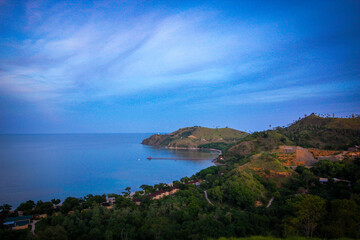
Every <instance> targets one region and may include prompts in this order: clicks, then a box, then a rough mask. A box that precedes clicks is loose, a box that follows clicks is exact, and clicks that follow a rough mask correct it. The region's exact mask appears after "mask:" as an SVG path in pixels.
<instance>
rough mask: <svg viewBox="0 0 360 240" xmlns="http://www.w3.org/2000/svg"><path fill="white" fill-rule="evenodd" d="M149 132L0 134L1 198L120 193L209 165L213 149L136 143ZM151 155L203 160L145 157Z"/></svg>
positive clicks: (20, 199) (17, 199)
mask: <svg viewBox="0 0 360 240" xmlns="http://www.w3.org/2000/svg"><path fill="white" fill-rule="evenodd" d="M150 135H151V134H43V135H42V134H40V135H0V204H4V203H9V204H11V205H13V206H17V205H18V204H20V203H21V202H24V201H26V200H29V199H31V200H34V201H37V200H43V201H48V200H50V199H52V198H60V199H62V200H63V199H65V198H66V197H68V196H73V197H82V196H85V195H87V194H103V193H121V192H122V191H123V190H124V188H125V187H127V186H129V187H131V188H132V191H135V190H138V189H139V186H141V185H142V184H148V185H153V184H156V183H160V182H163V183H170V182H172V181H173V180H178V179H180V178H182V177H184V176H191V175H192V174H194V173H196V172H198V171H199V170H201V169H204V168H206V167H209V166H211V165H212V163H211V159H213V158H214V157H215V156H216V153H215V152H201V151H186V150H168V149H164V148H156V147H150V146H144V145H141V144H140V143H141V141H142V140H143V139H144V138H147V137H149V136H150ZM148 156H152V157H173V158H174V157H175V158H195V159H198V158H201V159H202V160H151V161H150V160H148V159H146V158H147V157H148Z"/></svg>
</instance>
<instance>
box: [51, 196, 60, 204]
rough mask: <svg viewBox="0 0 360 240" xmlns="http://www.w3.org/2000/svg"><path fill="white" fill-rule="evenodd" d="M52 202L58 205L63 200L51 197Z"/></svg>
mask: <svg viewBox="0 0 360 240" xmlns="http://www.w3.org/2000/svg"><path fill="white" fill-rule="evenodd" d="M51 202H52V204H54V205H57V204H59V203H60V202H61V200H60V199H55V198H53V199H51Z"/></svg>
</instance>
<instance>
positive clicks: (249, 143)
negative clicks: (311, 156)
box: [227, 130, 294, 158]
mask: <svg viewBox="0 0 360 240" xmlns="http://www.w3.org/2000/svg"><path fill="white" fill-rule="evenodd" d="M280 145H294V143H293V142H292V141H290V140H289V139H288V138H287V137H286V136H285V135H283V134H281V133H279V132H277V131H272V130H271V131H264V132H255V133H253V134H251V135H249V136H247V137H246V138H244V139H242V140H240V141H239V142H238V143H237V144H236V145H235V146H233V147H232V148H230V149H229V151H228V152H227V157H236V158H240V157H246V156H250V155H253V154H255V153H259V152H262V151H271V150H272V149H274V148H276V147H277V146H280Z"/></svg>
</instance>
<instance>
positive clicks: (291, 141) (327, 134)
mask: <svg viewBox="0 0 360 240" xmlns="http://www.w3.org/2000/svg"><path fill="white" fill-rule="evenodd" d="M359 144H360V117H356V118H323V117H318V116H316V115H314V114H312V115H310V116H308V117H305V118H303V119H301V120H299V121H296V122H295V123H294V124H292V125H291V126H289V127H286V128H279V129H277V130H269V131H263V132H255V133H253V134H251V135H249V136H247V137H246V138H244V139H242V140H241V141H239V142H238V143H237V144H236V145H234V146H233V147H231V148H230V149H229V151H228V153H227V157H236V158H240V157H246V156H250V155H252V154H255V153H259V152H262V151H270V150H272V149H274V148H276V147H278V146H281V145H297V146H301V147H305V148H309V147H312V148H321V149H336V150H338V149H340V150H341V149H347V148H348V147H351V146H354V145H359Z"/></svg>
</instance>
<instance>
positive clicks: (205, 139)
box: [142, 127, 249, 148]
mask: <svg viewBox="0 0 360 240" xmlns="http://www.w3.org/2000/svg"><path fill="white" fill-rule="evenodd" d="M247 135H249V134H248V133H246V132H242V131H238V130H235V129H232V128H215V129H213V128H206V127H186V128H181V129H179V130H177V131H175V132H172V133H170V134H155V135H152V136H150V137H149V138H147V139H144V140H143V141H142V144H145V145H152V146H161V147H169V148H204V147H206V146H208V147H209V148H211V146H218V145H220V144H225V145H227V144H235V143H236V142H237V141H239V140H241V139H243V138H244V137H246V136H247ZM214 144H215V145H214Z"/></svg>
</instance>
